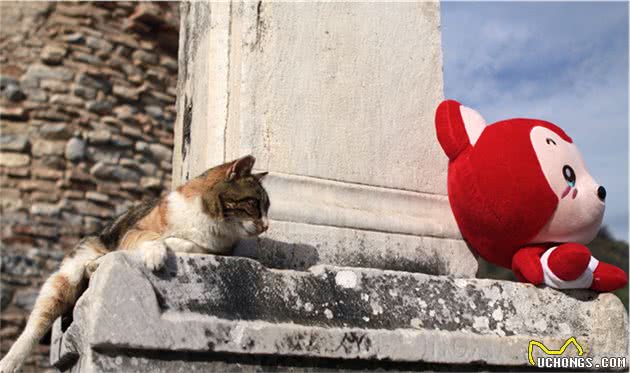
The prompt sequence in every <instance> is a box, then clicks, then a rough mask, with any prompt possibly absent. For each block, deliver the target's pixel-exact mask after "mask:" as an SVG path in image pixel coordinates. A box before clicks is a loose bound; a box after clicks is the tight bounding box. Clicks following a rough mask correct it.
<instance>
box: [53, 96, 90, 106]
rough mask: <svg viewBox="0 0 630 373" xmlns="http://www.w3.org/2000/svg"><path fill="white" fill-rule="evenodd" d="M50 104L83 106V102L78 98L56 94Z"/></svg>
mask: <svg viewBox="0 0 630 373" xmlns="http://www.w3.org/2000/svg"><path fill="white" fill-rule="evenodd" d="M50 102H51V103H53V104H60V105H71V106H83V100H82V99H80V98H79V97H77V96H72V95H62V94H56V95H52V96H51V97H50Z"/></svg>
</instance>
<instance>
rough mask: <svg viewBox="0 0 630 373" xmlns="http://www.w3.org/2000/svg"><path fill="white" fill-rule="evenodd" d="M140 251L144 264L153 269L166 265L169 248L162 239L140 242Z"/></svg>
mask: <svg viewBox="0 0 630 373" xmlns="http://www.w3.org/2000/svg"><path fill="white" fill-rule="evenodd" d="M139 249H140V252H141V253H142V260H143V262H144V265H146V266H147V268H148V269H150V270H152V271H157V270H159V269H160V268H162V267H163V266H164V263H166V259H167V257H168V249H167V248H166V245H165V244H164V242H162V241H146V242H143V243H141V244H140V247H139Z"/></svg>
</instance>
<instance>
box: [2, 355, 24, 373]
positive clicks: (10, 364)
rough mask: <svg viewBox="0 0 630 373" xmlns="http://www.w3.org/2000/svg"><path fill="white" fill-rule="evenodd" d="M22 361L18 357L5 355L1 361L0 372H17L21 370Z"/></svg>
mask: <svg viewBox="0 0 630 373" xmlns="http://www.w3.org/2000/svg"><path fill="white" fill-rule="evenodd" d="M21 365H22V364H21V363H20V362H19V361H17V360H16V359H12V358H10V357H7V356H5V357H4V359H2V361H0V373H16V372H19V371H20V367H21Z"/></svg>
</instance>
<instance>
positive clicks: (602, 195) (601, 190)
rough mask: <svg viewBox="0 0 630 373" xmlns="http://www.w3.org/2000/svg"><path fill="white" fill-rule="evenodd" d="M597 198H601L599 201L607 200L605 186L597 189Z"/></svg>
mask: <svg viewBox="0 0 630 373" xmlns="http://www.w3.org/2000/svg"><path fill="white" fill-rule="evenodd" d="M597 197H599V199H601V200H602V202H603V201H605V200H606V188H604V187H603V186H600V187H599V188H597Z"/></svg>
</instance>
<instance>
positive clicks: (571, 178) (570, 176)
mask: <svg viewBox="0 0 630 373" xmlns="http://www.w3.org/2000/svg"><path fill="white" fill-rule="evenodd" d="M562 175H563V176H564V179H565V180H566V181H567V184H569V186H570V187H571V188H573V187H574V186H575V171H573V168H571V166H564V167H562Z"/></svg>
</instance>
